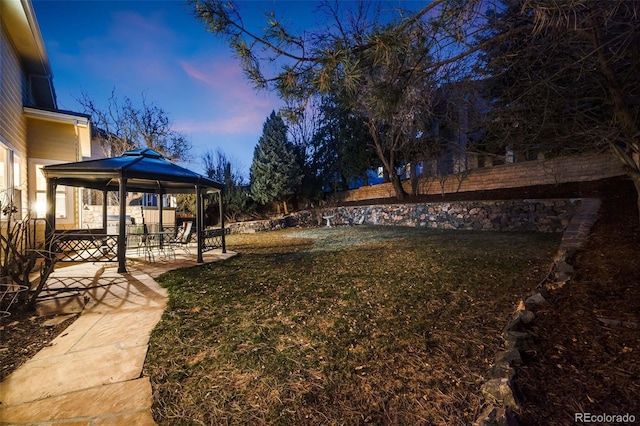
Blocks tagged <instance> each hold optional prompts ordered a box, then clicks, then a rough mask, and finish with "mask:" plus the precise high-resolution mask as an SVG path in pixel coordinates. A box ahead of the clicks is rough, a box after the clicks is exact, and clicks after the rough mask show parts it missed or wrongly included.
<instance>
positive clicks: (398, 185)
mask: <svg viewBox="0 0 640 426" xmlns="http://www.w3.org/2000/svg"><path fill="white" fill-rule="evenodd" d="M389 174H390V176H391V184H392V185H393V190H394V191H395V193H396V199H398V200H399V201H402V200H404V199H405V198H407V192H406V191H405V190H404V188H403V187H402V181H401V180H400V176H398V173H389Z"/></svg>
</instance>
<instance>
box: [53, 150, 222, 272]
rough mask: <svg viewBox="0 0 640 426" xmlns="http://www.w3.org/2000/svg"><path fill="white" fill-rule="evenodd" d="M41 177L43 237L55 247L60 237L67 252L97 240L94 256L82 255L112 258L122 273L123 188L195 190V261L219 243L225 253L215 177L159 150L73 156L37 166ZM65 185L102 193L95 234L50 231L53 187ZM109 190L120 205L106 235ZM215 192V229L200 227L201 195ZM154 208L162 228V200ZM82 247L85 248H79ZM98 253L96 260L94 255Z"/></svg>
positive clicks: (218, 185) (170, 191)
mask: <svg viewBox="0 0 640 426" xmlns="http://www.w3.org/2000/svg"><path fill="white" fill-rule="evenodd" d="M42 171H43V174H44V177H45V178H46V180H47V211H46V221H47V229H46V231H45V239H46V243H47V247H61V245H60V244H53V245H52V242H57V241H58V240H59V241H62V246H66V247H67V249H68V250H69V251H74V252H78V251H80V250H82V247H88V245H87V244H90V245H91V246H92V247H95V246H96V241H99V242H100V245H101V246H102V248H101V250H97V251H95V253H96V255H93V254H92V255H91V256H90V257H91V258H86V257H85V258H84V260H94V261H95V260H102V261H115V260H117V262H118V272H121V273H122V272H126V249H127V247H126V241H127V240H126V215H127V211H126V207H127V203H126V202H125V200H126V196H122V194H126V193H127V192H140V193H148V194H157V195H158V196H159V197H162V195H164V194H186V193H193V194H195V195H196V215H195V216H196V218H195V231H196V240H197V247H198V249H197V250H198V251H197V261H198V262H199V263H202V262H203V260H202V253H203V252H204V251H207V250H211V249H213V248H222V250H223V252H225V241H224V235H225V229H224V211H223V203H222V195H223V191H224V185H223V184H221V183H218V182H215V181H214V180H212V179H209V178H207V177H205V176H202V175H200V174H198V173H196V172H193V171H191V170H188V169H186V168H184V167H180V166H178V165H176V164H174V163H172V162H171V161H169V160H168V159H167V158H166V157H164V156H163V155H161V154H159V153H157V152H156V151H153V150H151V149H137V150H132V151H126V152H124V153H123V154H122V155H121V156H119V157H112V158H103V159H97V160H87V161H78V162H75V163H65V164H53V165H49V166H45V167H43V168H42ZM58 185H65V186H71V187H79V188H89V189H95V190H99V191H102V194H103V203H102V205H103V212H102V216H103V222H102V223H103V229H102V230H99V232H98V233H96V232H91V230H81V229H78V230H72V231H64V232H58V231H56V223H55V219H56V211H55V209H56V202H55V200H56V198H55V197H56V188H57V186H58ZM109 191H114V192H117V193H118V194H120V196H119V200H120V209H119V217H118V234H117V236H115V235H111V236H110V235H108V234H107V232H106V226H107V194H108V192H109ZM211 193H218V194H219V195H220V196H219V197H218V199H219V209H220V228H219V229H205V227H204V221H203V216H204V207H205V206H204V199H205V195H206V194H211ZM158 208H159V209H160V214H159V217H160V228H161V229H162V202H159V203H158ZM85 251H86V250H85ZM98 257H100V258H101V259H98Z"/></svg>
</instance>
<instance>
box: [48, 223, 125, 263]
mask: <svg viewBox="0 0 640 426" xmlns="http://www.w3.org/2000/svg"><path fill="white" fill-rule="evenodd" d="M53 244H54V248H55V253H56V258H57V261H58V262H115V261H117V260H118V236H117V235H109V234H107V233H106V232H104V231H103V230H100V229H99V230H95V231H94V230H86V231H85V230H70V231H56V234H55V236H54V243H53Z"/></svg>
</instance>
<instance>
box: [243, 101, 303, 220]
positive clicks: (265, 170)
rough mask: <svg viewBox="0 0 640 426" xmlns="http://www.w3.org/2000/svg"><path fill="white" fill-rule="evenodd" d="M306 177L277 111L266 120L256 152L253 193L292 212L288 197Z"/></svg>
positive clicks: (263, 201) (253, 164)
mask: <svg viewBox="0 0 640 426" xmlns="http://www.w3.org/2000/svg"><path fill="white" fill-rule="evenodd" d="M301 181H302V172H301V170H300V165H299V162H298V159H297V157H296V151H295V147H294V145H293V144H292V143H291V142H290V141H289V140H288V138H287V126H286V125H285V124H284V121H283V120H282V117H280V115H278V114H276V113H275V111H272V112H271V115H270V116H269V117H268V118H267V121H265V123H264V127H263V130H262V136H260V140H259V141H258V145H256V148H255V150H254V152H253V163H252V164H251V193H252V195H253V198H254V199H255V200H256V201H258V202H259V203H262V204H267V203H270V202H276V203H277V206H278V213H280V205H281V204H282V205H283V206H284V213H285V214H288V213H289V211H288V208H287V201H288V200H289V199H290V198H291V196H292V195H293V194H294V193H295V191H296V188H297V187H298V185H300V183H301Z"/></svg>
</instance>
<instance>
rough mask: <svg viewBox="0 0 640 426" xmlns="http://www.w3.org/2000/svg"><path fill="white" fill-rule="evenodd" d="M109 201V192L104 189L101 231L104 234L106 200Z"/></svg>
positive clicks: (105, 227)
mask: <svg viewBox="0 0 640 426" xmlns="http://www.w3.org/2000/svg"><path fill="white" fill-rule="evenodd" d="M108 199H109V191H107V190H106V189H105V190H104V191H102V229H104V233H105V234H106V233H107V225H109V224H108V223H107V200H108Z"/></svg>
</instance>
